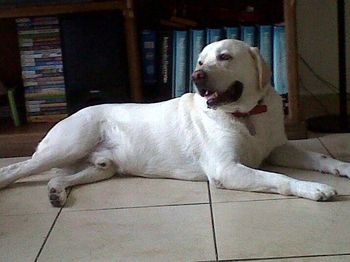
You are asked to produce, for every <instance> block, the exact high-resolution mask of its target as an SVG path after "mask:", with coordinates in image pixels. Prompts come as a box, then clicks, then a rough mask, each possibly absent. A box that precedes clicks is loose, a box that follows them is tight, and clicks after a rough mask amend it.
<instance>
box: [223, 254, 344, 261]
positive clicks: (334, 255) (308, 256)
mask: <svg viewBox="0 0 350 262" xmlns="http://www.w3.org/2000/svg"><path fill="white" fill-rule="evenodd" d="M337 256H338V257H341V256H350V253H339V254H323V255H304V256H303V255H300V256H286V257H261V258H238V259H228V260H219V261H222V262H223V261H259V260H277V259H278V260H280V259H289V258H314V257H337Z"/></svg>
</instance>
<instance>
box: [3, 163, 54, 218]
mask: <svg viewBox="0 0 350 262" xmlns="http://www.w3.org/2000/svg"><path fill="white" fill-rule="evenodd" d="M27 159H28V157H17V158H2V159H0V167H2V166H7V165H9V164H14V163H17V162H19V161H24V160H27ZM50 177H52V176H46V175H35V176H31V177H27V178H23V179H20V180H18V181H17V182H16V183H14V184H12V185H10V186H8V187H7V188H4V189H2V190H0V215H23V214H37V213H47V212H53V213H56V214H57V212H58V211H59V209H58V208H53V207H52V206H51V205H50V202H49V199H48V194H47V182H48V181H49V178H50Z"/></svg>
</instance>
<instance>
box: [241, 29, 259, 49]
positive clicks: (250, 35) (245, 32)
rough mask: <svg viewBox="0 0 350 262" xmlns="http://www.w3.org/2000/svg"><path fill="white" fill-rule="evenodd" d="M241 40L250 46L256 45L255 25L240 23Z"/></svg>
mask: <svg viewBox="0 0 350 262" xmlns="http://www.w3.org/2000/svg"><path fill="white" fill-rule="evenodd" d="M241 40H242V41H244V42H245V43H247V44H248V45H250V46H256V45H255V26H250V25H242V26H241Z"/></svg>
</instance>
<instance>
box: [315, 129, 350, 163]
mask: <svg viewBox="0 0 350 262" xmlns="http://www.w3.org/2000/svg"><path fill="white" fill-rule="evenodd" d="M320 139H321V141H322V143H323V144H324V145H325V146H326V147H327V149H328V150H329V152H330V153H331V154H332V155H333V156H334V157H335V158H337V159H339V160H342V161H347V162H350V134H333V135H327V136H323V137H321V138H320Z"/></svg>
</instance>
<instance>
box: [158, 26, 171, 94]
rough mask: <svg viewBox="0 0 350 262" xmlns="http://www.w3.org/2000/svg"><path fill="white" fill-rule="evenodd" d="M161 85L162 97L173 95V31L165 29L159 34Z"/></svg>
mask: <svg viewBox="0 0 350 262" xmlns="http://www.w3.org/2000/svg"><path fill="white" fill-rule="evenodd" d="M159 43H160V45H159V52H158V53H159V87H160V95H161V98H164V99H169V98H171V97H172V91H171V86H172V32H170V31H163V32H161V33H160V36H159Z"/></svg>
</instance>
